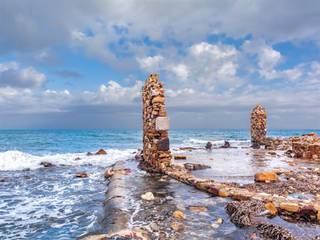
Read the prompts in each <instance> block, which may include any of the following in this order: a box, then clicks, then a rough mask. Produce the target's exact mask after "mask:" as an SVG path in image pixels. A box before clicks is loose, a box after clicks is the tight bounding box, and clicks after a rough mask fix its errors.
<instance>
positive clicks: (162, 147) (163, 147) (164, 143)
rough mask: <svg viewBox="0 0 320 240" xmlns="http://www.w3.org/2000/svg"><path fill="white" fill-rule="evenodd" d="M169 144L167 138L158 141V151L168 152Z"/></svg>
mask: <svg viewBox="0 0 320 240" xmlns="http://www.w3.org/2000/svg"><path fill="white" fill-rule="evenodd" d="M169 149H170V142H169V138H163V139H160V140H159V142H158V151H169Z"/></svg>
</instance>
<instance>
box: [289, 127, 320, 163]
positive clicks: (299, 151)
mask: <svg viewBox="0 0 320 240" xmlns="http://www.w3.org/2000/svg"><path fill="white" fill-rule="evenodd" d="M290 139H291V141H292V152H293V154H294V157H296V158H304V159H310V160H320V136H318V135H317V134H316V133H309V134H306V135H304V136H301V137H292V138H290Z"/></svg>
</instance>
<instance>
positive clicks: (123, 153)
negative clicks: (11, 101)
mask: <svg viewBox="0 0 320 240" xmlns="http://www.w3.org/2000/svg"><path fill="white" fill-rule="evenodd" d="M134 151H135V150H134V149H125V150H119V149H108V150H107V155H92V156H87V154H86V153H65V154H51V155H50V154H49V155H44V156H38V155H33V154H29V153H25V152H21V151H6V152H0V171H14V170H25V169H31V170H34V169H37V168H40V167H42V166H41V165H40V163H41V162H50V163H52V164H54V165H63V164H64V165H73V166H77V165H85V164H92V165H96V166H103V167H105V166H108V165H110V164H113V163H115V162H116V161H119V160H126V159H129V158H132V157H133V156H134V154H133V152H134Z"/></svg>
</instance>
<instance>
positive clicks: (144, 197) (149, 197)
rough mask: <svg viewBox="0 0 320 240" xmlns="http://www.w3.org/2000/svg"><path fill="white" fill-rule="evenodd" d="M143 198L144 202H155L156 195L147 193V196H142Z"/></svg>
mask: <svg viewBox="0 0 320 240" xmlns="http://www.w3.org/2000/svg"><path fill="white" fill-rule="evenodd" d="M141 198H142V199H143V200H146V201H153V200H154V195H153V193H152V192H146V193H145V194H142V195H141Z"/></svg>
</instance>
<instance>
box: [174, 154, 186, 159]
mask: <svg viewBox="0 0 320 240" xmlns="http://www.w3.org/2000/svg"><path fill="white" fill-rule="evenodd" d="M174 159H175V160H185V159H187V156H185V155H175V156H174Z"/></svg>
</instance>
